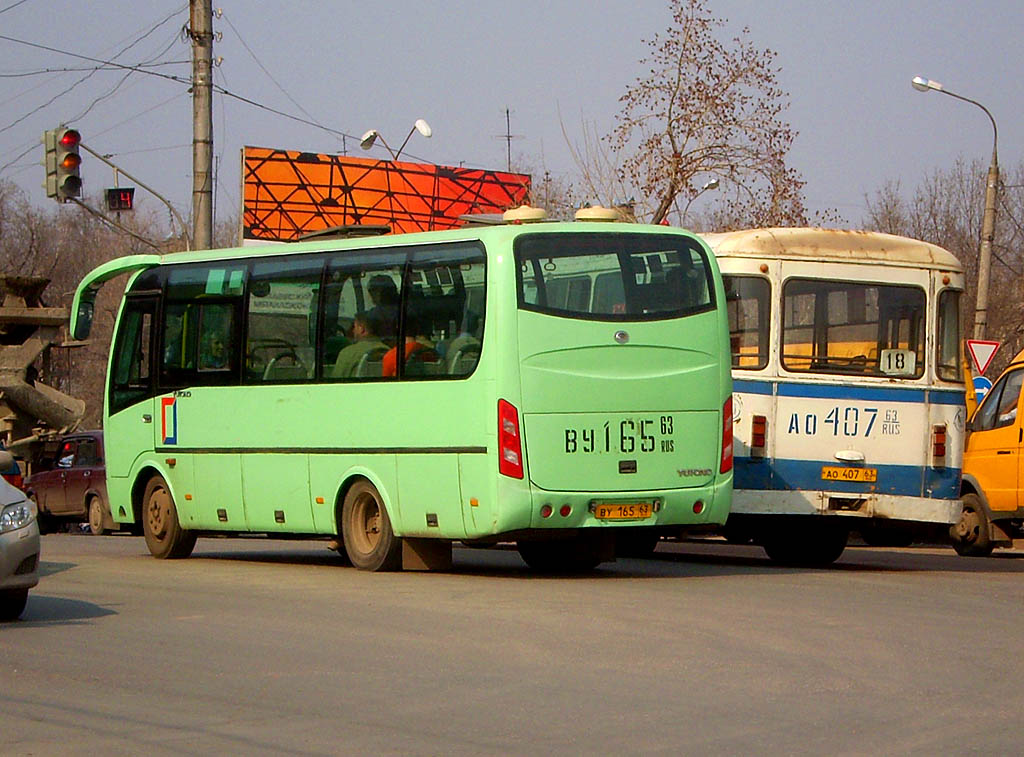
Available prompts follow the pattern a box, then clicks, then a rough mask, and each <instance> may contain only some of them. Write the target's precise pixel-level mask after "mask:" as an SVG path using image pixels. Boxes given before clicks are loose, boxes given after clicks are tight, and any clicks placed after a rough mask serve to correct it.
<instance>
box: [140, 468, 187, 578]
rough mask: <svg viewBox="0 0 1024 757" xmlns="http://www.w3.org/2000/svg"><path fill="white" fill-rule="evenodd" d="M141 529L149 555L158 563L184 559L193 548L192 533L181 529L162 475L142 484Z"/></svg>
mask: <svg viewBox="0 0 1024 757" xmlns="http://www.w3.org/2000/svg"><path fill="white" fill-rule="evenodd" d="M142 529H143V535H144V536H145V537H146V546H147V547H149V553H150V554H151V555H153V557H156V558H159V559H161V560H176V559H180V558H182V557H188V556H189V555H190V554H192V550H193V549H194V548H195V546H196V533H195V531H187V530H186V529H184V528H182V527H181V522H180V521H179V520H178V508H176V507H175V506H174V498H173V497H172V496H171V490H170V489H169V488H168V487H167V482H166V481H164V479H163V477H162V476H153V478H151V479H150V480H149V483H147V484H146V493H145V494H144V495H143V497H142Z"/></svg>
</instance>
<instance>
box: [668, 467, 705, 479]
mask: <svg viewBox="0 0 1024 757" xmlns="http://www.w3.org/2000/svg"><path fill="white" fill-rule="evenodd" d="M676 473H678V474H679V478H693V477H694V476H703V477H707V476H710V475H711V469H710V468H677V469H676Z"/></svg>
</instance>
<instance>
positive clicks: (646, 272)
mask: <svg viewBox="0 0 1024 757" xmlns="http://www.w3.org/2000/svg"><path fill="white" fill-rule="evenodd" d="M516 264H517V279H518V289H519V307H520V308H522V309H524V310H533V311H537V312H542V313H549V314H552V315H559V316H563V317H569V318H582V319H587V320H605V321H625V320H630V321H639V320H656V319H665V318H675V317H679V316H681V315H688V314H691V313H698V312H704V311H707V310H711V309H713V308H714V286H713V284H712V279H711V271H710V270H709V267H708V263H707V258H706V257H705V255H704V253H703V251H702V250H701V249H700V248H699V247H698V246H696V245H695V244H692V243H688V242H687V240H685V239H682V238H680V237H659V236H651V235H644V236H640V235H629V234H602V235H600V236H598V235H595V234H557V235H555V234H530V235H527V236H523V237H520V238H519V239H518V240H517V242H516Z"/></svg>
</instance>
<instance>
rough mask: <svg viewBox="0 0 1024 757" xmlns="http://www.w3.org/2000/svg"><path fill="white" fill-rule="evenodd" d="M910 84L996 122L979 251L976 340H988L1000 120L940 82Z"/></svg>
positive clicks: (919, 78) (918, 80)
mask: <svg viewBox="0 0 1024 757" xmlns="http://www.w3.org/2000/svg"><path fill="white" fill-rule="evenodd" d="M910 85H911V86H912V87H913V88H914V89H916V90H917V91H918V92H927V91H928V90H934V91H936V92H941V93H942V94H944V95H949V96H950V97H955V98H956V99H957V100H963V101H964V102H967V103H971V105H977V106H978V107H979V108H981V109H982V110H983V111H985V115H986V116H988V120H989V121H991V122H992V162H991V163H990V164H989V167H988V183H987V184H986V185H985V215H984V216H983V218H982V222H981V249H980V250H979V252H978V301H977V305H976V306H975V308H974V338H975V339H984V338H985V326H986V325H987V322H988V284H989V277H990V271H991V267H992V239H993V237H994V236H995V229H996V192H997V191H998V188H999V160H998V159H997V158H996V146H997V144H998V142H999V132H998V131H997V129H996V120H995V119H994V118H993V117H992V114H991V113H989V112H988V108H986V107H985V106H984V105H982V104H981V103H980V102H977V101H976V100H972V99H971V98H969V97H964V96H963V95H958V94H956V93H955V92H950V91H949V90H948V89H945V88H944V87H943V86H942V85H941V84H939V83H938V82H937V81H932V80H931V79H925V78H924V77H923V76H915V77H914V78H913V80H912V81H911V82H910Z"/></svg>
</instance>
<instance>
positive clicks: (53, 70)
mask: <svg viewBox="0 0 1024 757" xmlns="http://www.w3.org/2000/svg"><path fill="white" fill-rule="evenodd" d="M191 62H192V61H188V60H168V61H162V62H160V63H139V64H137V66H136V67H137V68H138V69H140V71H141V70H142V69H146V68H157V67H159V66H180V65H183V64H186V63H191ZM115 70H117V67H114V66H106V65H104V66H82V67H71V66H66V67H64V68H40V69H37V70H35V71H23V72H21V73H17V74H0V79H24V78H25V77H28V76H41V75H43V74H70V73H78V72H81V71H93V72H94V71H115Z"/></svg>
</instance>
